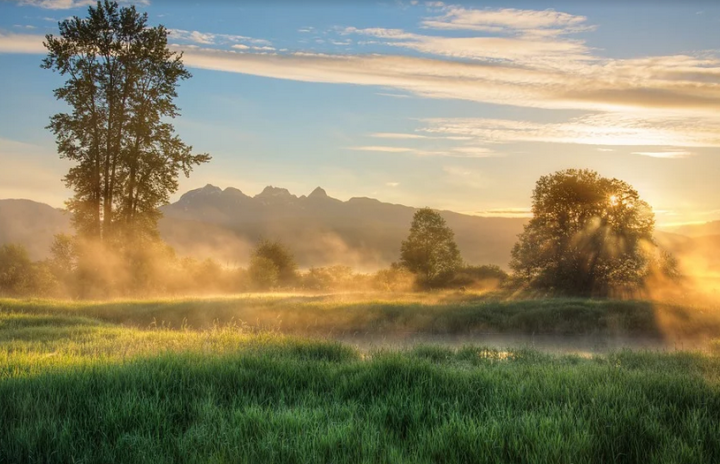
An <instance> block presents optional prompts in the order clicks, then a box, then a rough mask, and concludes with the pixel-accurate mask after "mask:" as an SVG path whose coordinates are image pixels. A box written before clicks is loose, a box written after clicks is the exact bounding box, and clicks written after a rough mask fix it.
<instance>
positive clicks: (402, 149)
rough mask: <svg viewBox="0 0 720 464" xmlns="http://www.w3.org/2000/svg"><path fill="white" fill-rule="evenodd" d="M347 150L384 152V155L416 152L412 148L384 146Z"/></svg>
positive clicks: (349, 148)
mask: <svg viewBox="0 0 720 464" xmlns="http://www.w3.org/2000/svg"><path fill="white" fill-rule="evenodd" d="M348 150H358V151H378V152H384V153H410V152H415V151H416V150H415V149H414V148H407V147H384V146H377V145H371V146H362V147H348Z"/></svg>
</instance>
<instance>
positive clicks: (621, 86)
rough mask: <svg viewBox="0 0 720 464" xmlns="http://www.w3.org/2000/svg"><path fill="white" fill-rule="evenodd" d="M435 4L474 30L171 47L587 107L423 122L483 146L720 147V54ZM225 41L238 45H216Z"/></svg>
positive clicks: (380, 82) (410, 88)
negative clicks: (513, 117)
mask: <svg viewBox="0 0 720 464" xmlns="http://www.w3.org/2000/svg"><path fill="white" fill-rule="evenodd" d="M434 8H439V15H436V16H434V17H432V18H428V19H426V20H425V22H424V23H423V24H424V25H425V26H426V27H429V25H428V24H426V22H427V21H435V22H438V21H439V22H442V23H443V26H439V25H437V24H435V25H434V26H436V28H435V30H436V31H439V32H438V33H443V32H447V31H446V30H448V29H458V30H460V29H461V28H465V29H463V30H467V31H468V32H469V34H470V36H468V37H458V36H457V33H454V34H453V36H443V35H423V34H416V33H412V32H407V31H405V30H401V29H385V28H365V29H357V28H345V29H341V30H340V31H339V33H340V34H341V35H348V34H360V35H366V36H371V37H373V38H374V39H377V40H378V41H380V42H382V43H384V44H386V45H392V46H394V47H395V48H396V50H399V51H401V50H408V49H409V50H414V51H416V52H421V53H424V55H423V56H409V55H407V54H405V55H403V54H402V53H397V54H384V55H381V54H365V55H354V54H322V53H312V52H308V51H297V52H288V53H285V52H275V51H274V50H272V49H271V47H272V45H270V44H269V42H268V41H267V40H265V39H254V38H250V37H245V36H239V35H229V34H215V33H206V32H199V31H185V30H173V31H172V33H173V36H174V37H175V38H176V40H178V41H181V42H188V43H186V44H176V45H173V48H174V49H175V50H184V51H185V55H184V61H185V63H186V65H187V66H189V67H193V68H201V69H210V70H216V71H223V72H232V73H240V74H248V75H255V76H264V77H270V78H277V79H287V80H295V81H303V82H318V83H333V84H352V85H365V86H376V87H380V88H382V89H392V90H394V91H399V92H406V93H407V94H408V95H414V96H420V97H424V98H438V99H459V100H467V101H472V102H478V103H490V104H497V105H511V106H517V107H525V108H540V109H549V110H554V109H570V110H579V111H585V112H586V114H585V115H583V116H580V117H576V118H574V119H571V120H568V121H565V122H560V123H537V122H530V121H505V120H489V119H475V120H469V119H463V120H452V119H446V120H436V121H434V122H427V121H426V122H427V123H428V127H426V128H425V130H426V132H425V135H435V136H443V137H453V138H455V139H466V140H471V141H475V142H477V143H478V144H481V145H487V144H488V143H507V142H512V141H544V142H556V143H584V144H595V145H633V146H642V145H646V146H663V145H665V146H670V147H706V146H711V147H715V146H718V144H719V143H720V141H719V138H720V136H719V135H718V134H720V130H719V129H720V118H719V117H718V114H720V57H718V56H717V53H716V52H703V53H698V54H697V55H689V54H686V55H672V56H649V57H642V58H633V59H611V58H605V57H601V56H598V55H597V54H596V51H595V50H593V49H590V48H588V47H586V46H585V44H584V43H583V42H582V41H579V40H571V39H568V38H567V37H566V35H567V34H571V33H574V32H577V31H578V30H580V29H582V28H584V27H586V18H584V17H581V16H575V15H570V14H567V13H562V12H555V11H552V10H545V11H535V10H517V9H499V10H498V9H493V10H488V9H464V8H459V7H453V6H437V5H436V6H434ZM478 27H482V28H497V31H495V30H493V31H486V30H483V31H481V32H475V30H474V29H473V28H478ZM538 31H546V32H543V33H539V32H538ZM547 31H550V32H547ZM553 31H554V32H553ZM466 35H467V34H466ZM33 41H37V43H33ZM41 42H42V37H40V36H32V35H27V36H25V35H22V34H15V35H13V34H9V35H7V34H6V35H1V36H0V52H6V53H7V52H19V53H42V52H44V50H43V48H42V45H41ZM218 45H228V46H229V47H234V48H233V49H222V50H221V49H217V48H214V47H216V46H218ZM265 51H270V52H272V53H263V52H265ZM385 95H391V96H397V94H393V93H388V94H385ZM428 153H434V154H442V155H444V156H458V155H459V154H461V153H457V152H455V153H452V154H451V155H448V153H450V151H445V152H428ZM466 154H467V153H466ZM475 155H477V153H475Z"/></svg>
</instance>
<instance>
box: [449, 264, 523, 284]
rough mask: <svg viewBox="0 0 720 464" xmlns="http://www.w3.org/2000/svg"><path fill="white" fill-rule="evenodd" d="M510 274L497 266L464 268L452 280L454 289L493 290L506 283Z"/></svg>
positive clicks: (487, 265)
mask: <svg viewBox="0 0 720 464" xmlns="http://www.w3.org/2000/svg"><path fill="white" fill-rule="evenodd" d="M508 277H509V276H508V273H507V272H505V271H504V270H502V269H501V268H500V266H497V265H495V264H486V265H482V266H463V267H462V268H460V269H458V271H457V273H456V275H455V278H454V279H453V280H452V286H453V287H465V288H470V287H474V288H478V287H479V288H492V287H496V286H498V285H500V284H502V283H504V282H505V281H506V280H507V279H508Z"/></svg>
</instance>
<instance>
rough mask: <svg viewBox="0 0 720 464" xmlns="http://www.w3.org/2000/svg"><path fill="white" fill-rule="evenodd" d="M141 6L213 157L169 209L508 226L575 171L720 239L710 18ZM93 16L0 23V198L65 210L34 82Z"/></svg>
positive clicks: (0, 7) (719, 99)
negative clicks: (365, 202)
mask: <svg viewBox="0 0 720 464" xmlns="http://www.w3.org/2000/svg"><path fill="white" fill-rule="evenodd" d="M124 3H130V2H124ZM134 3H135V4H136V5H137V6H138V9H139V10H140V11H147V12H148V14H149V24H150V25H157V24H163V25H165V26H166V27H167V28H168V29H169V30H170V32H171V34H170V40H169V41H170V43H171V44H172V47H173V49H174V50H176V51H184V52H185V55H184V61H185V63H186V65H187V66H188V68H189V69H190V71H191V72H192V73H193V75H194V77H193V78H192V79H190V80H188V81H186V82H184V83H183V84H182V85H180V88H179V97H178V102H179V106H180V108H181V116H180V117H179V118H176V119H175V120H174V124H175V126H176V129H177V130H178V132H179V134H180V135H181V136H182V138H183V139H184V140H185V141H187V142H188V143H189V144H190V145H193V147H194V152H199V153H202V152H207V153H210V154H211V155H212V156H213V161H212V162H211V163H209V164H207V165H205V166H201V167H199V168H197V169H196V172H194V173H193V175H192V176H191V177H190V178H189V179H184V178H183V179H182V180H181V184H180V188H179V190H178V191H177V193H176V194H174V195H173V196H172V197H171V202H172V201H177V199H179V197H180V195H182V194H183V193H185V192H187V191H189V190H192V189H194V188H197V187H198V186H202V185H205V184H212V185H224V186H231V187H234V188H238V189H240V190H241V191H243V192H244V193H246V194H248V195H252V194H256V193H259V192H260V191H261V190H262V189H263V187H264V186H265V185H273V186H277V185H280V186H282V188H286V189H288V190H289V191H291V192H311V191H312V189H313V188H315V186H318V185H319V186H322V188H323V189H325V190H326V191H328V192H332V193H329V195H330V196H332V197H333V198H338V199H341V200H343V201H347V199H349V198H352V197H367V198H375V199H378V200H380V201H383V202H388V203H393V204H402V205H407V206H412V207H422V206H429V207H431V208H435V209H439V210H448V211H455V212H459V213H462V214H470V215H476V216H485V217H517V216H518V215H525V216H527V215H528V212H529V207H530V203H531V198H530V195H531V192H532V189H533V187H534V185H535V181H536V180H537V179H538V178H539V177H540V176H541V175H546V174H550V173H552V172H554V171H557V170H560V169H565V168H587V169H593V170H596V171H598V172H599V173H600V174H602V175H604V176H608V177H616V178H618V179H622V180H625V181H627V182H628V183H630V184H631V185H633V187H635V188H636V189H637V190H638V191H639V192H640V195H641V197H643V198H644V199H646V200H647V201H648V202H649V203H650V204H651V205H652V206H653V209H654V211H655V213H656V220H657V224H658V227H661V228H669V227H677V226H680V225H684V224H702V223H706V222H711V221H714V220H718V219H720V205H719V204H718V203H717V200H716V199H717V198H718V197H720V185H718V184H717V183H716V182H714V178H715V173H716V172H717V170H718V168H719V167H720V164H719V162H718V160H717V148H718V147H720V138H719V137H718V136H717V134H718V133H720V118H718V116H717V114H718V111H717V110H718V109H720V95H719V94H718V90H717V87H716V86H717V84H716V81H717V79H718V78H720V57H719V52H718V50H719V49H720V41H718V39H717V38H716V37H715V35H714V34H713V31H714V30H717V26H718V25H720V5H712V4H709V3H707V2H695V3H690V4H686V5H669V4H662V5H660V6H655V7H652V8H650V6H649V5H647V4H645V3H641V4H634V5H630V6H627V5H617V4H612V5H602V4H594V3H581V4H579V5H578V4H575V5H571V4H569V3H566V2H560V3H558V2H545V3H543V4H539V3H537V2H511V3H506V2H504V3H500V2H490V3H488V4H484V5H486V7H484V8H483V7H481V6H479V5H478V4H477V3H476V2H448V3H442V2H415V1H411V2H396V3H390V4H361V3H352V4H350V5H332V6H330V5H327V4H325V3H322V2H316V3H310V4H306V5H303V6H299V7H298V6H295V5H287V4H283V5H280V4H278V3H277V2H270V3H269V4H265V5H260V4H251V5H241V6H239V7H238V6H236V5H232V4H229V3H224V2H215V3H211V4H205V5H193V4H190V3H185V2H181V3H174V4H173V3H169V2H165V1H150V2H147V1H145V2H134ZM87 5H88V2H87V1H84V0H80V1H77V0H42V1H40V0H22V1H9V2H3V3H0V17H1V18H2V19H0V66H2V68H3V70H4V72H3V73H2V75H1V76H0V98H2V100H3V101H6V102H7V103H6V104H4V105H2V106H1V107H0V156H2V158H3V164H4V165H5V166H6V167H7V168H6V169H4V170H3V172H2V173H0V197H3V198H5V197H14V198H24V199H30V200H33V201H39V202H43V203H47V204H50V205H51V206H54V207H62V206H63V203H64V201H65V200H67V199H68V198H69V197H70V196H71V192H70V190H68V189H66V188H65V187H64V186H63V185H62V181H61V180H60V179H61V177H62V175H63V174H64V173H65V172H66V170H67V168H68V167H69V166H70V164H69V163H68V162H65V161H63V160H60V159H59V158H58V155H57V151H56V149H55V144H54V140H53V137H52V135H51V134H50V132H49V131H47V130H46V129H45V128H44V127H45V126H46V125H47V123H48V117H49V116H50V115H51V114H53V113H54V112H57V111H58V110H60V111H62V110H64V109H65V107H64V105H62V104H61V103H58V102H56V101H55V100H54V98H53V96H52V89H54V88H56V87H58V85H59V83H60V82H61V79H60V77H59V76H57V75H53V74H52V73H49V72H47V71H45V70H42V69H40V66H39V64H40V59H41V57H42V56H43V54H44V53H45V50H44V48H43V46H42V34H45V33H51V34H57V23H56V22H57V21H58V20H62V19H63V18H66V17H68V16H71V15H77V16H83V15H84V14H85V13H86V10H87ZM668 30H669V31H672V33H667V31H668ZM663 31H664V32H665V33H663ZM18 172H19V173H22V175H20V176H19V175H17V173H18Z"/></svg>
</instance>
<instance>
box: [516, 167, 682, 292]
mask: <svg viewBox="0 0 720 464" xmlns="http://www.w3.org/2000/svg"><path fill="white" fill-rule="evenodd" d="M532 199H533V204H532V213H533V218H532V219H531V220H530V222H529V223H528V224H527V225H526V226H525V229H524V231H523V233H522V234H521V235H520V237H519V241H518V242H517V244H516V245H515V246H514V248H513V250H512V261H511V264H510V266H511V268H512V269H513V271H514V272H515V275H516V277H518V278H519V279H520V280H521V281H522V282H523V283H525V284H526V285H528V286H529V287H531V288H535V289H540V290H543V291H548V292H554V293H563V294H570V295H582V296H607V295H610V294H611V293H612V292H613V291H615V290H617V289H620V288H623V289H627V288H632V287H635V288H637V287H639V286H640V285H641V283H642V281H643V279H644V278H645V277H646V276H647V275H648V274H649V273H652V272H664V273H671V272H672V263H671V261H670V260H667V259H664V256H665V255H664V254H663V252H662V250H659V249H658V247H657V246H656V244H655V242H654V240H653V229H654V225H655V220H654V214H653V212H652V209H651V208H650V206H649V205H648V204H647V203H646V202H645V201H643V200H641V199H640V196H639V195H638V192H637V191H636V190H635V189H633V188H632V187H631V186H630V185H629V184H627V183H626V182H623V181H621V180H618V179H608V178H605V177H601V176H600V175H599V174H598V173H597V172H594V171H590V170H575V169H569V170H565V171H558V172H556V173H554V174H551V175H547V176H542V177H541V178H540V179H539V180H538V181H537V184H536V186H535V190H534V192H533V197H532ZM659 263H661V264H659Z"/></svg>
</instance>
